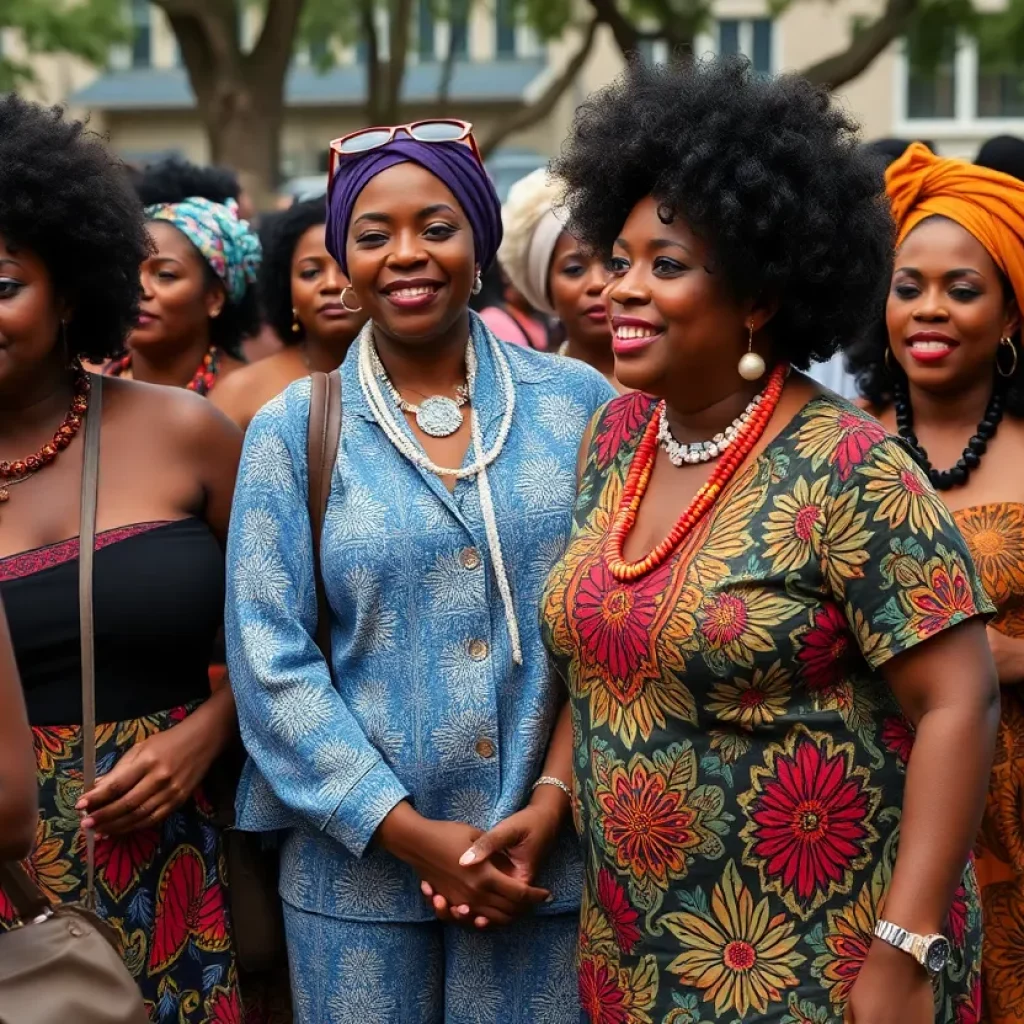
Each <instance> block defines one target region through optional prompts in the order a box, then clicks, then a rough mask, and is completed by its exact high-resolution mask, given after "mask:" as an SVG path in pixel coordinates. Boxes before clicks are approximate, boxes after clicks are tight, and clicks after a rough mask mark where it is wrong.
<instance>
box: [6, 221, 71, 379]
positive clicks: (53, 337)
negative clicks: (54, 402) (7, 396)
mask: <svg viewBox="0 0 1024 1024" xmlns="http://www.w3.org/2000/svg"><path fill="white" fill-rule="evenodd" d="M61 316H62V313H61V308H60V303H59V302H58V301H57V299H56V296H55V295H54V292H53V284H52V282H51V280H50V274H49V271H48V270H47V268H46V265H45V264H44V263H43V261H42V260H41V259H39V257H38V256H35V255H34V254H33V253H30V252H27V251H25V250H24V249H18V248H15V247H13V246H9V245H8V244H7V242H6V241H5V240H4V239H3V238H2V237H0V386H3V387H4V388H6V387H7V386H12V387H13V386H20V384H21V383H23V382H27V381H28V380H29V379H30V378H31V377H32V376H33V374H34V373H35V371H36V368H37V367H39V366H40V365H41V364H42V363H44V362H45V361H46V360H47V359H48V358H49V357H51V356H52V355H53V354H54V349H55V347H56V343H57V339H58V337H59V336H60V321H61Z"/></svg>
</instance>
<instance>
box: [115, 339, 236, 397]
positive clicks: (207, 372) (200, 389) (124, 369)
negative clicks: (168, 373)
mask: <svg viewBox="0 0 1024 1024" xmlns="http://www.w3.org/2000/svg"><path fill="white" fill-rule="evenodd" d="M222 355H223V353H222V352H221V350H220V349H219V348H217V346H216V345H211V346H210V348H209V349H208V350H207V353H206V355H205V356H203V361H202V362H201V363H200V364H199V369H197V370H196V372H195V373H194V374H192V379H191V380H190V381H189V382H188V383H187V384H186V385H185V390H186V391H194V392H195V393H196V394H197V395H208V394H209V393H210V392H211V391H212V390H213V386H214V385H215V384H216V383H217V374H218V373H219V372H220V362H221V356H222ZM131 368H132V354H131V352H129V353H127V354H126V355H123V356H121V358H120V359H115V360H114V361H113V362H111V363H108V364H107V366H106V367H104V369H103V374H104V376H106V377H123V376H124V375H125V374H127V373H129V372H131Z"/></svg>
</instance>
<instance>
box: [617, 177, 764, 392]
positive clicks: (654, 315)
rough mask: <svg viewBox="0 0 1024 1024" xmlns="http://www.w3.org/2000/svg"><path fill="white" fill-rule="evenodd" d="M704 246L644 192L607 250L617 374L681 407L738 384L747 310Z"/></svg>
mask: <svg viewBox="0 0 1024 1024" xmlns="http://www.w3.org/2000/svg"><path fill="white" fill-rule="evenodd" d="M710 263H711V254H710V252H709V250H708V248H707V246H706V245H705V244H704V243H703V242H701V241H700V239H698V238H697V236H696V235H694V233H693V232H692V231H691V230H690V229H689V227H687V225H686V224H685V223H684V222H683V221H682V220H680V219H679V218H676V219H674V220H673V221H672V222H671V223H668V224H666V223H664V222H663V221H662V219H661V217H660V216H659V214H658V203H657V202H656V201H655V200H654V199H652V198H651V197H648V198H646V199H643V200H641V201H640V202H639V203H637V205H636V206H635V207H634V208H633V210H632V212H631V213H630V215H629V217H628V218H627V219H626V223H625V224H624V225H623V226H622V231H621V232H620V234H619V238H618V240H617V241H616V243H615V246H614V248H613V250H612V257H611V259H610V261H609V264H608V266H609V270H610V272H611V281H610V282H609V284H608V288H607V290H606V292H605V298H606V299H607V300H608V304H609V313H610V314H611V319H612V330H613V336H612V350H613V351H614V353H615V376H616V378H617V379H618V381H619V382H620V383H621V384H622V385H623V386H624V387H627V388H633V389H635V390H638V391H647V392H649V393H650V394H654V395H658V396H661V397H664V396H667V395H669V394H672V395H673V396H675V401H676V403H677V404H678V405H679V406H680V408H681V409H682V407H683V406H685V407H690V408H695V409H699V408H703V407H705V406H706V405H707V404H708V400H709V399H712V400H713V399H715V398H716V397H724V396H725V395H729V394H731V393H733V392H734V391H736V390H738V389H739V387H740V386H741V385H742V380H741V379H740V377H739V375H738V373H737V369H736V367H737V364H738V363H739V359H740V356H741V355H742V354H743V352H744V351H745V350H746V340H747V329H746V326H745V324H746V321H747V319H748V317H749V315H750V311H749V310H746V309H742V308H740V306H738V305H737V304H736V303H735V302H734V301H733V300H732V299H731V298H729V297H728V296H727V295H726V293H725V290H724V288H723V286H722V283H721V281H720V279H718V278H716V276H715V275H714V274H712V273H709V272H708V271H707V270H706V269H705V268H706V267H707V266H708V265H709V264H710Z"/></svg>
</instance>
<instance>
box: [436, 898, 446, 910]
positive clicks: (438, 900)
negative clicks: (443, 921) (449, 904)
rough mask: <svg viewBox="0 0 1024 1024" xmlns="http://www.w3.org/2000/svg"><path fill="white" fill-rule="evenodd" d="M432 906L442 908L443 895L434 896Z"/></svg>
mask: <svg viewBox="0 0 1024 1024" xmlns="http://www.w3.org/2000/svg"><path fill="white" fill-rule="evenodd" d="M434 908H435V909H436V910H444V897H443V896H435V897H434Z"/></svg>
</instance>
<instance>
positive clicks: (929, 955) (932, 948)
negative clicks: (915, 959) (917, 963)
mask: <svg viewBox="0 0 1024 1024" xmlns="http://www.w3.org/2000/svg"><path fill="white" fill-rule="evenodd" d="M947 960H949V942H948V941H947V940H946V939H943V938H941V937H940V938H937V939H933V940H932V941H931V943H930V944H929V946H928V950H927V952H926V953H925V955H924V965H925V967H927V968H928V970H929V971H931V972H932V974H938V973H939V972H940V971H943V970H945V967H946V961H947Z"/></svg>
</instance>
